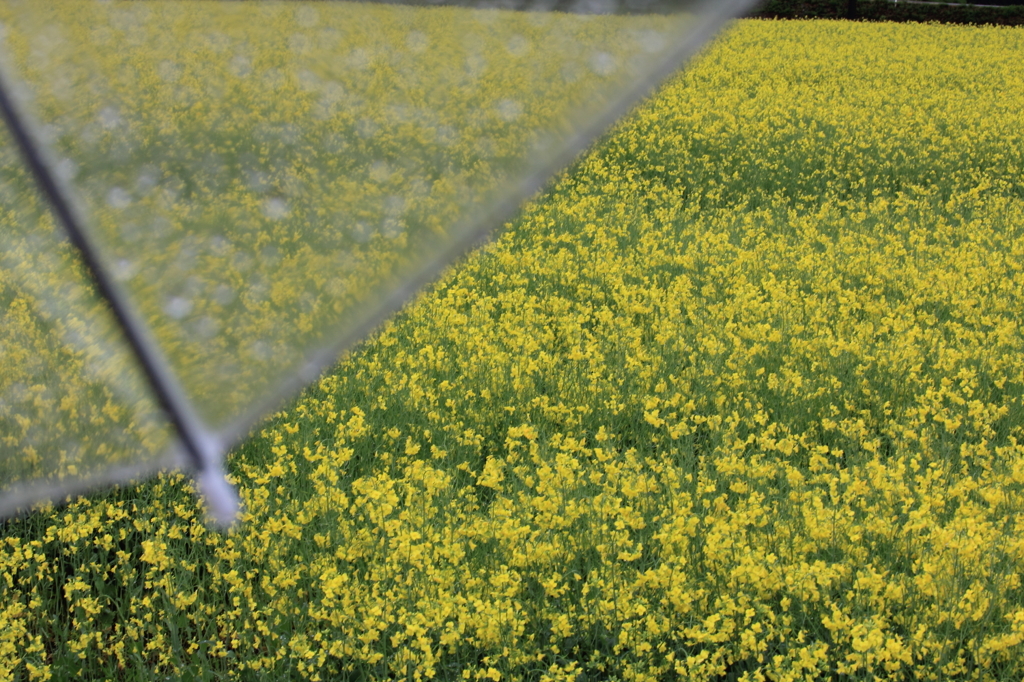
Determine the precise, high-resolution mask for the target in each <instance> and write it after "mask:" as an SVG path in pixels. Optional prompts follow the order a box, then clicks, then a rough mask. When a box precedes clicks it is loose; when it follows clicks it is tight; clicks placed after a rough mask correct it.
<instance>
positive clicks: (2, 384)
mask: <svg viewBox="0 0 1024 682" xmlns="http://www.w3.org/2000/svg"><path fill="white" fill-rule="evenodd" d="M170 442H171V438H170V432H169V430H168V429H167V428H166V425H165V423H164V419H163V417H162V414H161V413H160V411H159V410H157V409H156V406H155V405H154V404H153V402H152V401H151V400H150V398H149V396H148V387H147V386H146V384H145V383H144V381H143V379H142V377H141V376H140V374H139V372H138V371H137V369H136V367H135V361H134V357H133V356H132V355H131V353H130V352H129V350H128V348H127V347H126V346H125V344H124V341H123V338H122V335H121V330H120V329H119V328H118V327H117V326H116V325H115V324H114V322H113V320H112V318H111V316H110V313H109V311H108V310H107V307H106V305H105V302H104V301H102V300H100V299H99V298H98V297H97V296H96V294H95V293H94V291H93V290H92V287H91V284H90V282H89V281H88V277H87V276H86V274H85V272H84V271H83V268H82V266H81V262H80V260H79V257H78V253H77V252H76V251H75V250H74V249H73V248H72V247H71V245H70V244H69V243H68V241H67V238H66V236H65V235H64V234H63V231H62V230H61V228H59V227H58V226H56V225H55V224H54V221H53V218H52V217H51V215H50V213H49V211H48V208H47V206H46V203H45V201H44V200H43V199H42V198H41V197H40V196H39V195H38V193H37V192H36V191H35V188H34V186H33V183H32V179H31V178H30V177H29V174H28V172H27V171H26V170H25V168H24V165H23V164H22V160H21V158H20V157H19V156H18V154H17V153H16V152H15V150H14V148H13V146H12V144H11V142H10V140H9V139H8V136H7V134H6V131H4V130H3V129H2V128H0V452H2V453H3V456H2V457H0V500H2V502H3V505H2V508H0V511H4V512H8V511H11V510H13V509H14V508H16V507H18V506H20V505H22V504H24V503H27V502H28V501H31V500H35V499H38V498H39V497H40V496H41V494H42V493H43V492H46V493H47V494H49V495H52V494H53V493H55V492H58V491H71V490H75V489H80V488H82V487H83V486H84V485H85V484H87V483H88V482H89V481H90V480H112V479H116V478H118V477H120V476H123V475H130V474H133V473H134V474H137V473H142V472H145V471H148V470H149V469H152V468H154V467H156V466H158V465H160V464H163V465H166V464H169V463H172V462H171V460H168V459H166V458H163V457H161V455H163V454H164V453H165V450H166V449H167V447H168V445H169V444H170Z"/></svg>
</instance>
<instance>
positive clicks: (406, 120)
mask: <svg viewBox="0 0 1024 682" xmlns="http://www.w3.org/2000/svg"><path fill="white" fill-rule="evenodd" d="M464 4H472V3H464ZM742 4H743V3H707V2H705V3H698V2H675V3H666V4H665V5H664V6H659V7H658V8H657V9H658V10H659V12H657V13H643V12H637V10H644V11H648V10H651V9H652V7H653V6H650V5H648V6H643V7H640V6H638V5H637V6H634V5H635V3H634V4H630V3H626V4H621V3H611V2H600V1H598V0H594V1H592V2H582V3H579V2H578V3H561V4H558V5H557V6H556V5H553V4H550V3H549V4H548V5H547V6H546V8H547V9H551V8H552V7H555V9H557V10H559V11H538V10H543V9H545V8H544V7H538V6H533V7H530V8H529V9H530V10H531V11H522V8H519V9H500V8H493V7H491V8H482V7H479V6H477V7H471V6H461V7H457V6H429V7H428V6H407V5H400V4H371V3H365V4H362V3H345V2H209V1H204V2H98V1H96V0H84V1H77V2H76V1H73V0H69V1H67V2H61V3H55V4H52V5H48V4H44V3H38V2H8V3H5V4H4V5H3V6H2V7H0V21H2V22H3V54H4V55H5V62H6V64H7V68H8V71H9V73H10V74H11V76H12V77H13V78H14V79H15V80H16V81H17V84H18V91H19V97H18V99H19V102H20V105H21V107H22V108H23V110H24V111H25V112H26V113H27V114H28V115H29V116H31V117H32V118H33V119H34V121H35V132H36V136H37V137H38V138H39V140H40V141H41V143H42V144H43V145H45V146H46V147H47V148H48V150H49V154H50V157H51V158H50V161H49V164H50V166H51V168H50V171H51V173H52V174H53V175H54V176H55V177H56V178H58V180H59V181H61V182H62V183H64V186H65V189H66V190H67V192H68V194H70V195H71V196H72V199H73V202H74V203H75V204H76V205H77V206H78V208H79V210H80V212H81V214H82V215H83V216H85V222H86V227H87V229H88V231H89V232H90V234H91V236H92V238H93V239H94V240H95V242H96V243H97V244H98V245H99V247H100V254H99V258H100V264H101V266H102V267H103V268H104V269H105V270H107V271H109V272H110V273H111V274H112V276H113V278H114V279H115V280H116V281H117V282H118V283H119V286H121V287H123V289H124V291H125V292H126V293H127V295H128V300H130V301H131V303H132V305H134V306H135V308H136V309H137V311H138V312H139V313H140V315H141V318H142V319H143V320H144V322H145V324H146V325H147V326H148V327H149V328H150V330H151V332H152V336H153V338H154V339H156V342H157V344H158V345H159V349H160V354H161V355H162V357H163V358H165V360H166V362H167V364H168V365H169V367H170V368H171V370H172V373H173V375H174V376H175V377H176V378H177V380H178V381H179V382H180V388H181V392H182V393H183V394H184V395H185V396H186V397H187V399H188V401H189V402H190V403H191V405H192V407H193V408H194V411H195V413H196V414H198V415H199V416H200V418H201V419H202V420H203V421H204V422H205V425H206V428H207V429H209V430H210V431H211V432H214V433H217V432H219V433H222V434H224V433H237V432H238V431H239V429H240V428H241V427H240V426H239V425H243V426H244V425H245V424H247V423H249V421H250V420H251V419H252V417H253V415H254V414H257V413H258V412H259V410H260V409H262V408H264V407H266V406H269V405H271V404H273V402H274V401H275V400H276V399H279V398H280V393H281V391H282V387H284V386H287V385H294V384H295V377H297V376H299V377H302V376H305V378H307V379H308V378H311V377H312V373H313V372H315V371H316V370H317V369H318V368H319V367H320V364H322V361H323V358H324V357H329V356H330V355H331V354H332V353H333V352H335V351H336V350H337V349H339V348H341V347H342V346H343V345H345V344H351V343H353V342H355V341H357V340H358V339H359V338H360V336H361V335H363V334H365V332H366V331H367V330H368V329H370V328H372V325H373V323H374V322H375V321H376V320H378V319H380V317H381V315H383V314H384V313H386V312H388V311H390V310H393V309H394V308H395V307H396V306H397V305H398V304H400V303H401V302H402V301H403V300H406V299H407V298H408V296H409V294H410V292H411V291H413V290H415V288H416V287H417V286H419V285H422V284H423V283H424V282H426V281H429V279H430V278H431V277H432V276H433V275H434V274H436V273H437V272H438V271H439V270H440V268H442V267H443V266H444V264H445V263H447V262H449V261H450V259H451V258H452V257H454V256H456V255H458V254H459V253H461V252H463V251H464V250H465V248H466V247H467V246H468V245H469V244H471V243H472V241H473V240H474V239H476V238H478V237H479V236H480V235H481V234H482V233H483V232H484V231H485V230H486V229H488V228H492V227H495V226H496V225H495V224H494V223H495V222H496V220H499V219H503V218H505V217H507V216H508V213H509V207H510V206H515V205H516V204H517V203H518V202H519V201H520V200H522V199H523V198H524V197H525V196H528V195H529V193H530V192H531V191H533V190H534V189H536V187H537V186H538V182H539V181H540V179H542V178H544V177H546V176H547V175H548V174H549V173H550V172H551V171H552V170H554V169H557V167H558V166H559V165H561V164H564V163H565V161H566V160H567V158H568V157H567V156H566V154H567V153H568V152H567V150H569V151H579V149H580V147H581V146H582V144H583V143H585V142H586V141H587V140H589V139H590V138H591V137H592V136H593V132H594V129H595V125H596V124H597V123H599V122H601V121H605V119H607V117H608V115H609V112H610V111H612V110H621V108H622V106H623V102H624V100H628V99H630V98H635V97H636V96H637V95H639V94H642V93H643V92H644V88H643V87H638V84H639V85H640V86H643V84H645V83H646V84H648V85H649V84H651V82H652V79H653V78H654V77H655V76H656V75H658V74H659V73H660V74H661V75H664V73H663V72H664V70H665V68H666V65H669V66H671V65H674V64H675V63H677V62H678V60H679V57H680V53H679V45H680V43H681V41H686V40H690V41H691V42H693V41H694V38H695V34H697V33H700V34H701V35H699V36H697V37H698V38H700V39H704V38H706V37H709V36H710V35H711V33H710V29H711V28H714V27H715V26H716V25H717V24H716V21H717V20H718V19H721V18H724V15H726V14H728V12H729V11H732V9H735V8H738V7H739V6H740V5H742ZM727 6H728V8H729V9H723V8H726V7H727ZM566 9H568V10H571V11H562V10H566ZM606 12H616V13H606ZM18 191H24V190H20V189H19V190H18ZM7 267H8V266H7V265H6V264H5V265H4V268H7ZM0 274H3V273H0ZM52 295H54V296H57V295H59V294H58V293H57V292H53V293H52ZM12 357H13V356H12ZM4 362H5V365H6V364H8V362H9V361H8V360H6V359H5V361H4ZM10 362H14V361H13V360H11V361H10ZM18 371H21V370H20V369H18ZM304 371H305V374H303V372H304ZM61 419H65V420H72V421H73V419H74V417H73V416H71V415H64V416H62V417H61ZM68 428H69V429H72V430H71V431H69V433H70V432H73V428H72V427H70V426H69V427H68ZM147 451H148V450H147ZM7 452H8V451H7V450H5V454H7ZM10 452H13V451H10Z"/></svg>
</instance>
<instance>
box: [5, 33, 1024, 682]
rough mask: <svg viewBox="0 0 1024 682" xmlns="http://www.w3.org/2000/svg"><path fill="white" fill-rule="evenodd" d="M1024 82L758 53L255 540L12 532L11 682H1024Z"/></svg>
mask: <svg viewBox="0 0 1024 682" xmlns="http://www.w3.org/2000/svg"><path fill="white" fill-rule="evenodd" d="M1022 50H1024V32H1021V31H1020V30H1017V29H995V28H966V27H949V26H937V25H910V24H905V25H898V26H897V25H884V24H875V25H868V24H856V23H841V22H788V23H782V22H765V21H753V20H751V21H742V22H739V23H738V24H737V25H736V26H735V27H734V28H733V29H732V30H731V31H730V32H729V33H728V34H727V35H726V36H725V37H724V38H723V39H722V40H721V41H720V42H718V43H717V44H716V45H715V46H714V47H713V48H711V49H709V50H708V51H707V53H706V54H705V55H703V57H702V58H701V59H700V61H699V62H698V63H697V64H696V65H695V66H694V67H693V68H692V69H691V70H689V71H687V72H686V73H685V74H683V75H682V76H681V77H679V78H678V79H676V80H674V81H673V82H672V83H670V84H669V85H668V86H666V87H665V88H664V89H663V91H662V92H660V93H659V94H658V96H657V97H655V98H652V99H651V100H650V101H649V102H647V103H646V104H644V105H643V106H642V107H641V108H639V110H638V111H636V112H635V114H634V115H633V116H632V117H630V118H629V119H628V120H626V121H624V122H623V123H622V124H621V125H620V126H619V127H618V128H617V129H616V130H615V131H613V132H612V133H611V134H610V135H609V136H608V137H607V138H606V139H605V140H603V141H602V143H601V145H599V146H598V147H597V148H596V149H595V150H594V151H593V152H592V153H590V154H589V155H587V156H586V157H585V158H582V159H580V160H579V161H578V163H577V164H576V165H575V166H574V167H573V168H572V169H571V170H570V171H569V172H568V173H566V174H565V175H564V176H563V177H562V178H561V179H560V180H559V181H558V182H557V183H556V184H555V185H554V186H553V187H552V188H551V189H550V190H549V191H548V192H546V193H545V194H544V195H543V196H541V197H539V198H538V199H537V201H535V202H533V203H532V204H530V205H529V206H528V207H526V208H525V209H524V211H523V213H522V215H521V216H520V217H519V218H518V219H517V220H516V221H514V222H513V223H512V224H511V225H510V226H509V227H508V230H507V231H506V232H505V234H504V235H503V236H502V238H501V239H500V240H499V241H497V242H496V243H494V244H492V245H490V246H488V247H486V248H484V249H483V250H481V251H480V252H478V253H476V254H474V255H473V256H472V257H470V258H468V259H467V260H466V261H465V262H463V263H460V264H459V265H458V266H457V267H455V268H453V269H452V270H451V271H450V272H449V273H448V274H447V275H446V276H445V278H444V279H443V280H442V281H441V282H439V283H438V284H437V285H436V286H435V287H433V288H432V289H431V290H430V291H429V292H427V293H425V294H424V295H423V296H421V297H420V299H419V300H417V301H416V302H415V304H413V305H411V306H409V307H408V308H407V309H405V310H404V311H403V312H402V314H401V315H400V316H399V317H398V318H397V319H396V320H394V321H393V322H392V323H390V324H388V325H386V326H385V327H384V328H383V329H381V330H380V331H379V333H378V334H377V335H376V336H375V337H374V338H372V339H371V340H369V341H367V342H366V343H365V344H364V345H363V347H361V348H360V349H359V350H358V352H354V353H352V354H351V355H350V356H348V357H347V358H345V360H344V361H343V362H342V363H341V365H340V366H339V367H338V368H337V369H336V370H335V371H333V372H331V373H330V374H329V375H327V376H324V377H323V378H322V379H321V380H320V381H319V382H318V383H317V384H316V385H315V386H313V387H312V388H310V389H309V390H308V391H307V392H306V393H305V394H304V395H303V396H302V397H301V398H299V399H298V400H296V401H295V402H294V403H293V404H292V405H291V406H290V407H289V408H288V409H286V410H284V411H282V412H280V413H278V414H276V415H274V416H273V418H272V419H270V420H269V421H268V422H267V423H266V424H265V425H264V427H262V429H261V430H259V432H258V433H255V434H254V435H253V437H252V439H251V440H249V441H248V442H247V443H246V444H245V445H243V446H242V447H240V448H239V449H238V450H237V451H236V452H235V453H233V454H232V456H231V459H230V462H229V464H230V467H231V470H232V478H233V481H234V482H235V483H236V484H237V485H238V486H239V489H240V491H241V494H242V497H243V499H244V504H245V518H244V523H243V524H242V525H241V526H240V527H239V528H237V529H235V530H233V531H231V532H229V533H226V534H218V533H214V532H210V531H208V530H207V529H206V527H205V526H204V524H203V519H202V515H201V513H197V511H196V508H195V504H194V502H192V499H191V489H190V484H189V483H188V482H187V480H186V479H185V478H184V477H182V476H180V475H165V476H162V477H160V478H159V479H157V480H156V481H153V482H150V483H147V484H143V485H140V486H138V487H134V488H131V487H125V488H121V489H118V490H115V491H111V492H109V493H108V494H106V495H102V496H93V497H91V498H87V499H81V500H77V501H74V502H71V503H70V504H68V505H66V506H64V507H62V508H60V509H51V510H47V511H41V512H38V513H36V514H34V515H32V516H27V517H25V518H22V519H19V520H15V521H11V522H8V523H7V524H6V525H5V526H4V529H3V537H2V539H0V591H2V592H0V593H2V595H3V600H2V611H0V677H3V676H8V677H13V678H15V679H17V678H28V679H55V678H63V677H68V676H70V675H71V674H74V673H76V672H84V673H87V674H88V675H90V676H93V677H106V678H111V679H119V678H122V677H123V678H127V677H140V678H141V677H146V676H151V677H153V678H155V677H166V676H176V677H180V678H182V679H206V678H209V677H225V678H237V679H252V678H254V677H258V676H261V675H263V676H267V677H274V678H289V679H291V678H295V679H309V680H330V679H412V680H423V679H444V680H461V679H478V680H488V679H489V680H502V679H507V680H511V679H530V680H545V681H547V680H552V681H553V680H566V681H569V680H573V681H575V680H580V679H610V680H636V681H641V680H665V679H686V680H691V679H692V680H716V679H721V678H723V677H725V676H730V678H732V679H744V680H766V679H770V680H811V679H818V678H822V677H838V676H850V677H865V678H893V679H907V678H913V679H925V680H948V679H964V680H1011V679H1012V680H1019V679H1020V678H1021V677H1022V676H1024V663H1022V662H1024V586H1022V584H1021V572H1022V570H1024V402H1022V400H1024V335H1022V333H1021V318H1022V312H1021V311H1022V310H1024V271H1022V270H1024V184H1022V175H1021V169H1022V167H1024V132H1022V131H1024V113H1022V112H1024V74H1022V72H1021V70H1020V69H1019V63H1018V61H1019V60H1018V59H1017V56H1018V55H1020V54H1021V53H1022ZM995 84H998V86H997V85H995Z"/></svg>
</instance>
